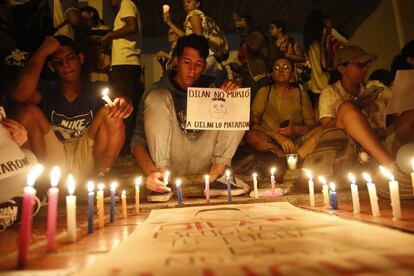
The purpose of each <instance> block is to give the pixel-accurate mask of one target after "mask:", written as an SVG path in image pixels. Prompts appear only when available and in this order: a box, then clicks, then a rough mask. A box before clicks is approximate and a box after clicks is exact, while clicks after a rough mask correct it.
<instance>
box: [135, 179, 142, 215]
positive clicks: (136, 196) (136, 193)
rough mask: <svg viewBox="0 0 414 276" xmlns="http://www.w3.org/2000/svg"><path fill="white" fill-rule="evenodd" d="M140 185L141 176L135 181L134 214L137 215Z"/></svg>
mask: <svg viewBox="0 0 414 276" xmlns="http://www.w3.org/2000/svg"><path fill="white" fill-rule="evenodd" d="M141 183H142V176H139V177H137V178H136V179H135V213H137V214H139V193H140V186H141Z"/></svg>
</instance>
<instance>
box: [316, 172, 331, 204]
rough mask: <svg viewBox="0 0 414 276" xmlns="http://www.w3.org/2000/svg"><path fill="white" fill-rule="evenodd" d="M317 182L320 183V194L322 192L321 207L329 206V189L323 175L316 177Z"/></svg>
mask: <svg viewBox="0 0 414 276" xmlns="http://www.w3.org/2000/svg"><path fill="white" fill-rule="evenodd" d="M318 179H319V182H321V183H322V194H323V207H324V208H329V206H330V205H329V191H328V184H327V183H326V179H325V177H323V176H319V177H318Z"/></svg>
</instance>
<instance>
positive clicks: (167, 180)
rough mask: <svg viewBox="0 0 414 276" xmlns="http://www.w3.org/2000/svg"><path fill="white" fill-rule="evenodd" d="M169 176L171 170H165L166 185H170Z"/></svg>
mask: <svg viewBox="0 0 414 276" xmlns="http://www.w3.org/2000/svg"><path fill="white" fill-rule="evenodd" d="M169 178H170V171H165V173H164V186H167V185H168V182H169Z"/></svg>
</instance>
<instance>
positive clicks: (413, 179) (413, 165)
mask: <svg viewBox="0 0 414 276" xmlns="http://www.w3.org/2000/svg"><path fill="white" fill-rule="evenodd" d="M411 166H412V167H413V172H412V173H411V185H413V194H414V157H413V159H411Z"/></svg>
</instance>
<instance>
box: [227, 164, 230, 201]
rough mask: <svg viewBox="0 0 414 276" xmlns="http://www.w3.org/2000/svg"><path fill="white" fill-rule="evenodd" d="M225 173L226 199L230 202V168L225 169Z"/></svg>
mask: <svg viewBox="0 0 414 276" xmlns="http://www.w3.org/2000/svg"><path fill="white" fill-rule="evenodd" d="M226 175H227V200H228V202H231V182H230V170H226Z"/></svg>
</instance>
